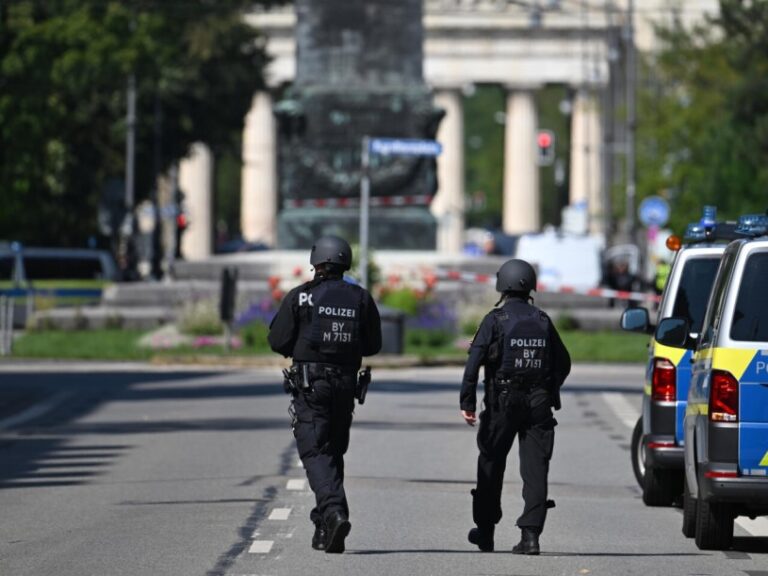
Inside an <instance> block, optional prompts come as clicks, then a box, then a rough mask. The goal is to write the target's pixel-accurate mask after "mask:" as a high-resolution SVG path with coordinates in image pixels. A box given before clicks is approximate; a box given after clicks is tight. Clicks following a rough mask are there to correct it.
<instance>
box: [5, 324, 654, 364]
mask: <svg viewBox="0 0 768 576" xmlns="http://www.w3.org/2000/svg"><path fill="white" fill-rule="evenodd" d="M560 334H561V336H562V338H563V341H564V342H565V345H566V347H567V348H568V350H569V351H570V353H571V357H572V358H573V361H574V362H645V360H646V345H647V343H648V337H647V336H644V335H642V334H632V333H627V332H581V331H561V333H560ZM141 335H142V332H139V331H134V330H94V331H76V332H63V331H39V332H28V333H26V334H25V335H24V336H22V337H21V338H19V339H18V340H17V341H16V343H15V344H14V356H15V357H19V358H59V359H83V360H149V359H150V358H152V357H153V356H180V355H193V354H205V355H230V356H248V355H258V354H269V353H270V352H269V350H268V349H267V347H266V342H262V341H261V338H258V339H257V340H256V344H255V345H253V346H251V347H247V348H243V349H240V350H234V351H232V352H229V353H226V352H224V350H223V349H222V348H221V347H220V346H210V347H205V348H192V347H191V346H186V347H183V348H177V349H173V350H167V351H152V350H147V349H142V348H139V347H138V345H137V341H138V339H139V338H140V337H141ZM405 352H406V354H410V355H416V356H421V357H423V358H425V359H427V360H429V359H434V358H438V357H440V358H444V357H445V358H451V359H453V360H454V361H461V360H463V358H465V357H466V351H464V350H461V349H458V348H455V347H453V346H451V345H441V346H437V347H427V346H413V345H407V346H406V348H405Z"/></svg>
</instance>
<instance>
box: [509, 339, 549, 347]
mask: <svg viewBox="0 0 768 576" xmlns="http://www.w3.org/2000/svg"><path fill="white" fill-rule="evenodd" d="M509 345H510V346H512V348H544V347H546V345H547V339H546V338H512V340H511V341H510V343H509Z"/></svg>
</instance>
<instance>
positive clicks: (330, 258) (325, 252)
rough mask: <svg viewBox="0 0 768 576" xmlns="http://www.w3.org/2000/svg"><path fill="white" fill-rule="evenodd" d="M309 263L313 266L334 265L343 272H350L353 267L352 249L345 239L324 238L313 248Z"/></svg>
mask: <svg viewBox="0 0 768 576" xmlns="http://www.w3.org/2000/svg"><path fill="white" fill-rule="evenodd" d="M309 263H310V264H312V266H317V265H318V264H333V265H336V266H339V267H341V268H342V269H343V270H349V269H350V268H351V267H352V248H350V246H349V244H348V243H347V241H346V240H344V239H343V238H339V237H338V236H323V237H322V238H318V239H317V240H316V241H315V244H314V246H312V252H311V253H310V255H309Z"/></svg>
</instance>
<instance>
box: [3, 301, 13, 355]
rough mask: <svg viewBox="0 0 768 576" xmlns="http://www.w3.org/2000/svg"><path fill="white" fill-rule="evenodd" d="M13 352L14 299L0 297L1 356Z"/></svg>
mask: <svg viewBox="0 0 768 576" xmlns="http://www.w3.org/2000/svg"><path fill="white" fill-rule="evenodd" d="M12 351H13V298H9V297H7V296H2V297H0V356H10V354H11V352H12Z"/></svg>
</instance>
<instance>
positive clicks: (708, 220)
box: [699, 206, 717, 226]
mask: <svg viewBox="0 0 768 576" xmlns="http://www.w3.org/2000/svg"><path fill="white" fill-rule="evenodd" d="M699 223H700V224H701V225H702V226H714V225H715V224H716V223H717V206H704V213H703V214H702V216H701V220H700V221H699Z"/></svg>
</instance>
